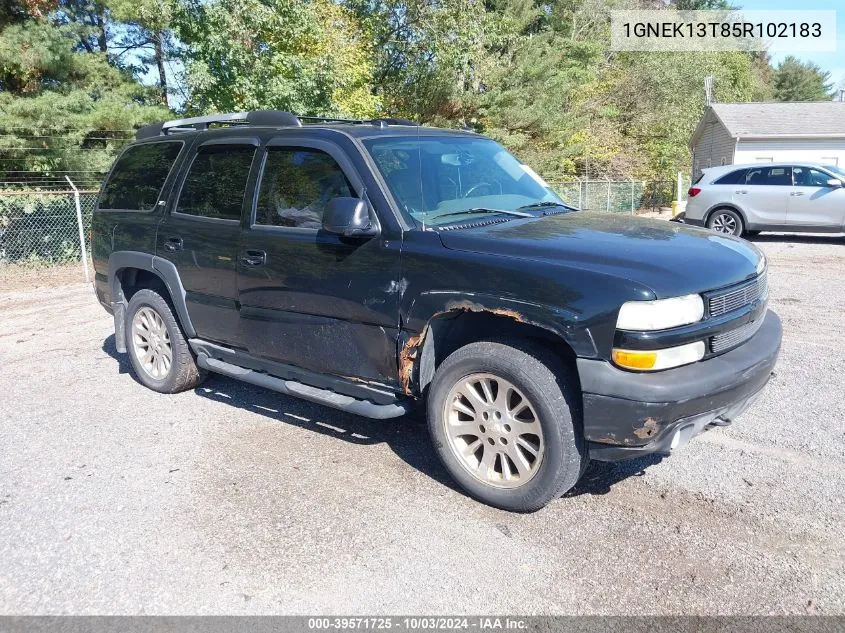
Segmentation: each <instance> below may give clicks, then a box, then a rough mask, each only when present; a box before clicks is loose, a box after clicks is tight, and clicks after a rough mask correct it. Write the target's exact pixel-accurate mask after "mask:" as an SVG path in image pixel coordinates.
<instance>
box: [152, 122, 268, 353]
mask: <svg viewBox="0 0 845 633" xmlns="http://www.w3.org/2000/svg"><path fill="white" fill-rule="evenodd" d="M257 145H258V140H257V139H249V138H247V139H233V138H221V139H214V140H210V141H207V142H205V143H202V144H200V145H199V146H198V147H197V148H196V150H195V152H194V154H193V156H192V157H189V159H188V160H189V161H190V163H189V166H188V168H187V171H186V173H185V176H184V178H183V180H182V182H181V186H180V187H179V188H178V189H177V190H176V194H175V195H174V196H173V197H174V200H173V201H171V204H170V213H169V215H167V216H166V217H165V219H164V221H163V223H162V224H161V226H160V227H159V230H158V244H157V248H156V254H157V255H158V256H159V257H163V258H164V259H167V260H169V261H171V262H173V264H174V265H175V266H176V268H177V270H178V271H179V277H180V278H181V280H182V285H183V286H184V287H185V295H186V297H185V298H186V303H187V306H188V313H189V314H190V317H191V321H192V322H193V324H194V328H195V329H196V331H197V335H198V336H199V337H200V338H202V339H205V340H209V341H215V342H219V343H225V344H230V345H237V344H238V282H237V269H238V264H237V258H238V240H239V239H240V233H241V226H240V224H241V216H242V213H243V210H244V207H245V206H247V205H245V203H244V200H245V198H246V196H245V193H246V189H247V184H248V182H249V176H250V169H251V167H252V162H253V157H254V156H255V153H256V146H257Z"/></svg>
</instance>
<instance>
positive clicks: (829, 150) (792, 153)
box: [734, 138, 845, 167]
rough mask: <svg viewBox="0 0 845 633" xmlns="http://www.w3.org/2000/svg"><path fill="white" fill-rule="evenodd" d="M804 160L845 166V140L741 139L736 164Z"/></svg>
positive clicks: (737, 148)
mask: <svg viewBox="0 0 845 633" xmlns="http://www.w3.org/2000/svg"><path fill="white" fill-rule="evenodd" d="M770 161H775V162H777V161H806V162H811V163H823V164H827V165H830V164H835V165H839V166H840V167H843V166H845V139H815V138H813V139H811V138H795V139H748V140H742V139H740V141H739V144H738V145H737V147H736V157H735V158H734V162H735V163H760V162H770Z"/></svg>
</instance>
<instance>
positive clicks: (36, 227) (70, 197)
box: [0, 190, 97, 287]
mask: <svg viewBox="0 0 845 633" xmlns="http://www.w3.org/2000/svg"><path fill="white" fill-rule="evenodd" d="M96 199H97V192H96V191H92V190H82V191H79V192H78V194H77V193H76V192H74V191H72V190H71V191H26V190H18V191H7V192H0V285H2V286H3V287H10V286H12V285H14V286H20V285H38V281H39V280H46V279H47V278H48V277H49V278H52V279H56V280H67V281H85V280H88V279H90V278H91V275H92V274H93V273H92V270H91V264H90V253H91V249H90V244H89V240H90V238H89V235H90V229H91V214H92V212H93V210H94V204H95V202H96ZM77 201H78V203H79V205H78V208H77ZM83 253H84V254H85V255H84V256H83ZM15 281H17V282H18V283H13V282H15ZM21 282H24V283H23V284H21Z"/></svg>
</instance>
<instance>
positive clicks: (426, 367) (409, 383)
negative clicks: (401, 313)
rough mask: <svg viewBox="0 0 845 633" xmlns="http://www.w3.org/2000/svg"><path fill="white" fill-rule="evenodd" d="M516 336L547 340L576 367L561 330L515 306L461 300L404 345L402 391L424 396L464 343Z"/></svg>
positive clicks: (436, 316) (401, 350)
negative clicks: (428, 387) (435, 375)
mask: <svg viewBox="0 0 845 633" xmlns="http://www.w3.org/2000/svg"><path fill="white" fill-rule="evenodd" d="M516 337H524V338H535V339H542V340H545V341H548V342H549V343H550V344H551V345H552V346H553V347H554V348H555V349H556V351H558V353H559V355H560V356H561V357H563V358H564V360H565V361H566V362H568V363H571V365H572V367H573V369H574V368H575V353H574V351H573V349H572V347H571V346H570V345H569V344H568V343H567V342H566V340H565V339H564V338H563V337H562V336H561V335H560V333H559V332H556V331H555V330H553V329H552V328H550V327H548V326H546V325H544V324H542V323H539V322H536V321H533V320H532V319H531V318H530V317H529V316H527V315H525V314H524V313H522V312H520V311H518V310H515V309H512V308H503V307H487V306H484V305H482V304H480V303H477V302H473V301H468V300H458V301H451V302H449V303H448V304H446V306H445V308H444V309H443V310H440V311H438V312H435V313H434V314H433V315H432V316H431V317H430V318H429V320H428V321H427V322H426V324H425V326H424V327H423V329H422V330H421V331H420V332H419V333H418V334H416V335H413V336H410V337H408V338H407V340H405V342H404V344H402V345H401V347H400V350H399V378H400V381H401V384H402V388H403V391H404V392H405V393H406V394H408V395H414V396H420V395H422V394H423V393H424V392H425V389H426V387H427V386H428V384H429V383H430V382H431V379H432V378H433V376H434V371H435V370H436V369H437V367H438V366H439V365H440V363H442V362H443V360H444V359H445V358H446V357H447V356H448V355H449V354H451V353H452V352H453V351H455V350H456V349H458V348H460V347H463V346H464V345H467V344H469V343H473V342H476V341H481V340H496V339H506V338H516Z"/></svg>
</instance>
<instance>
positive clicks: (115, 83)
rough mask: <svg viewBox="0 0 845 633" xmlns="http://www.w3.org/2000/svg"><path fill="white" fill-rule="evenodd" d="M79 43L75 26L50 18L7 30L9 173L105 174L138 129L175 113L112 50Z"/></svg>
mask: <svg viewBox="0 0 845 633" xmlns="http://www.w3.org/2000/svg"><path fill="white" fill-rule="evenodd" d="M78 46H79V40H78V32H77V30H76V29H75V28H73V27H72V26H68V25H60V26H56V25H54V24H51V23H50V22H49V21H48V20H47V19H45V18H39V19H30V20H28V21H26V22H24V23H22V24H13V25H10V26H7V27H6V28H5V29H3V30H2V32H0V69H1V70H2V73H1V74H0V87H2V91H0V122H1V123H0V131H2V136H3V144H2V147H0V158H3V159H4V160H3V163H2V164H3V169H6V170H35V171H49V170H74V169H82V170H95V171H96V170H100V171H102V170H105V169H107V168H108V165H109V164H110V162H111V160H112V158H113V156H114V154H115V152H116V151H117V149H118V148H120V147H122V146H123V145H124V144H125V143H126V141H127V138H128V137H130V136H131V130H132V129H133V128H136V127H138V126H140V125H141V124H143V123H146V122H150V121H154V120H156V119H159V120H160V119H162V118H165V117H166V116H167V111H166V110H165V109H163V108H161V107H157V106H155V105H154V104H155V97H154V95H152V94H150V91H149V90H148V89H147V88H144V87H143V86H141V85H139V84H138V83H137V82H136V81H134V79H133V78H132V77H131V76H130V75H129V74H128V73H127V72H125V71H121V70H119V69H116V68H114V67H112V66H111V65H109V63H108V60H107V58H106V55H105V54H104V53H100V52H96V53H87V52H80V51H78V50H77V49H78ZM22 51H24V54H21V52H22ZM115 130H120V131H119V132H115Z"/></svg>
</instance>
